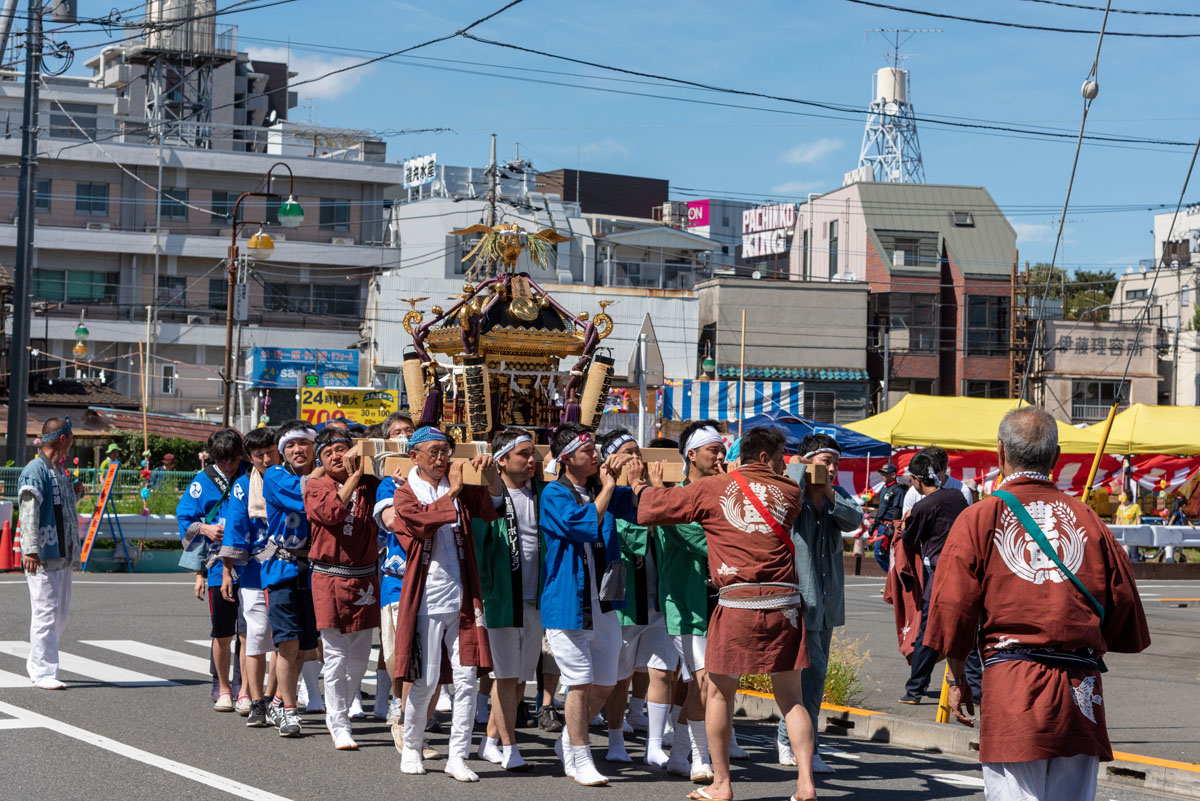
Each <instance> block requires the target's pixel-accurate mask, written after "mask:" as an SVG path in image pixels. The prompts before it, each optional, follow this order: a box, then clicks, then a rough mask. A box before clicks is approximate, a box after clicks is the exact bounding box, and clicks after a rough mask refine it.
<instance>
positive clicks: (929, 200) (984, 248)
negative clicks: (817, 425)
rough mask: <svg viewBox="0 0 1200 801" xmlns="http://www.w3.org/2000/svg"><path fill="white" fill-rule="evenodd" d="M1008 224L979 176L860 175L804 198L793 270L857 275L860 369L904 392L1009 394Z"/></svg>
mask: <svg viewBox="0 0 1200 801" xmlns="http://www.w3.org/2000/svg"><path fill="white" fill-rule="evenodd" d="M1016 257H1017V253H1016V232H1015V231H1014V230H1013V228H1012V226H1011V225H1010V224H1009V223H1008V220H1007V219H1005V217H1004V214H1003V212H1001V211H1000V209H999V207H997V206H996V203H995V201H993V200H992V198H991V195H989V194H988V192H987V190H986V189H983V188H982V187H969V186H942V185H937V184H893V183H872V182H858V183H852V184H849V185H847V186H843V187H841V188H840V189H836V190H834V191H832V192H829V193H827V194H824V195H820V196H818V197H815V198H811V199H810V200H809V201H808V202H807V203H804V204H802V205H801V206H800V207H799V210H798V211H797V214H796V225H795V231H794V234H793V236H792V247H791V258H790V265H789V277H790V278H791V279H792V280H796V281H865V282H866V283H867V285H868V286H869V289H870V297H869V300H868V313H867V332H868V338H867V346H868V350H869V358H868V370H869V371H870V375H871V380H872V384H873V386H872V391H873V393H881V392H882V390H883V387H884V385H885V384H886V386H887V390H888V393H887V395H888V397H882V396H880V395H879V394H876V396H875V397H874V398H873V404H874V405H875V406H876V408H877V409H886V408H888V406H889V405H890V404H891V403H894V402H895V401H896V400H898V399H899V397H901V396H902V395H903V394H904V393H905V392H919V393H924V394H933V395H970V396H981V397H1005V396H1007V395H1008V391H1009V374H1010V365H1009V310H1010V305H1011V293H1012V273H1013V270H1014V265H1015V263H1016Z"/></svg>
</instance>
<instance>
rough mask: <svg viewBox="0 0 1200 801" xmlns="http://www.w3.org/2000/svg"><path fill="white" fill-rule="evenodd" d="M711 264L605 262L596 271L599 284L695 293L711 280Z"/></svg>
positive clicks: (612, 260) (608, 260)
mask: <svg viewBox="0 0 1200 801" xmlns="http://www.w3.org/2000/svg"><path fill="white" fill-rule="evenodd" d="M712 275H713V273H712V269H711V268H710V267H709V266H708V265H707V264H698V263H695V262H658V261H628V260H625V259H620V260H618V259H605V260H604V261H601V262H599V264H598V265H597V269H596V285H597V286H611V287H629V288H634V289H684V290H691V289H693V288H694V287H695V286H696V284H697V283H698V282H700V281H703V280H705V279H706V278H711V277H712Z"/></svg>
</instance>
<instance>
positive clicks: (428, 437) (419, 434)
mask: <svg viewBox="0 0 1200 801" xmlns="http://www.w3.org/2000/svg"><path fill="white" fill-rule="evenodd" d="M426 442H446V435H445V434H443V433H442V432H441V431H438V430H437V429H436V428H434V427H433V426H421V427H420V428H418V429H417V430H416V431H414V432H413V435H412V436H411V437H409V438H408V447H410V448H415V447H416V446H418V445H423V444H425V443H426Z"/></svg>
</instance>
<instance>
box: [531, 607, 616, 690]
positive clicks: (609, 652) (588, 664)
mask: <svg viewBox="0 0 1200 801" xmlns="http://www.w3.org/2000/svg"><path fill="white" fill-rule="evenodd" d="M546 639H547V640H549V642H550V650H551V651H552V652H553V654H554V661H555V662H557V663H558V674H559V681H560V683H561V684H562V685H563V686H564V687H580V686H582V685H584V684H595V685H598V686H600V687H612V686H613V685H615V684H616V683H617V663H618V662H619V661H620V659H621V621H619V620H617V613H616V612H604V613H603V614H599V615H593V616H592V628H591V629H546Z"/></svg>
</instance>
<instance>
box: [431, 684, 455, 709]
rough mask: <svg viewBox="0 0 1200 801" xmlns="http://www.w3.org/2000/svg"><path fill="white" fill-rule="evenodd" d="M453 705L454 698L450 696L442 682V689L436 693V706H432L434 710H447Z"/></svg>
mask: <svg viewBox="0 0 1200 801" xmlns="http://www.w3.org/2000/svg"><path fill="white" fill-rule="evenodd" d="M453 707H454V699H453V698H451V697H450V690H449V688H448V687H447V686H446V685H445V684H443V685H442V691H441V692H439V693H438V697H437V706H435V707H434V708H433V710H434V711H435V712H449V711H450V710H451V709H453Z"/></svg>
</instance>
